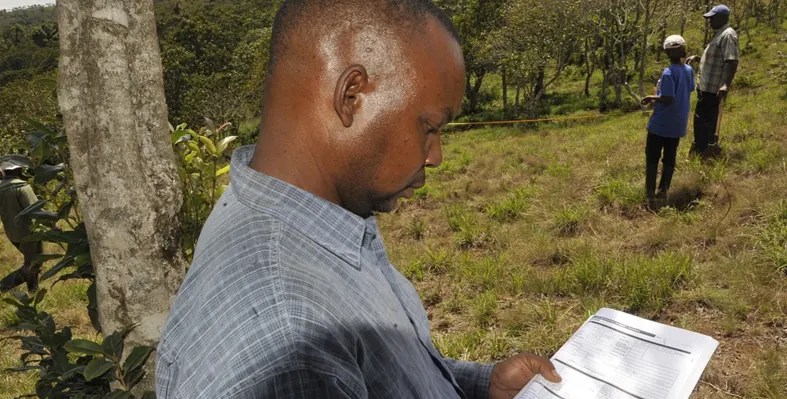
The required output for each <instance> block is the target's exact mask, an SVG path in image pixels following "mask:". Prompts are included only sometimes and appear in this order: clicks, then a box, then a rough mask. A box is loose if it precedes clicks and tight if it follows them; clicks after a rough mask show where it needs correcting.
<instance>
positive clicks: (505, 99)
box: [502, 67, 508, 117]
mask: <svg viewBox="0 0 787 399" xmlns="http://www.w3.org/2000/svg"><path fill="white" fill-rule="evenodd" d="M502 74H503V115H504V116H506V117H507V116H508V79H506V77H507V76H506V67H503V71H502Z"/></svg>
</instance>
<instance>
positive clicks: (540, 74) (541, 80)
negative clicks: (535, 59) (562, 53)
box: [533, 67, 544, 97]
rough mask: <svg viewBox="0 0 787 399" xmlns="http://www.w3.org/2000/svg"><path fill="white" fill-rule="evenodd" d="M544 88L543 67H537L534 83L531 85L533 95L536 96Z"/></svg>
mask: <svg viewBox="0 0 787 399" xmlns="http://www.w3.org/2000/svg"><path fill="white" fill-rule="evenodd" d="M543 89H544V67H540V68H539V69H538V77H537V78H536V84H535V85H534V86H533V97H535V96H537V95H538V93H540V92H541V91H542V90H543Z"/></svg>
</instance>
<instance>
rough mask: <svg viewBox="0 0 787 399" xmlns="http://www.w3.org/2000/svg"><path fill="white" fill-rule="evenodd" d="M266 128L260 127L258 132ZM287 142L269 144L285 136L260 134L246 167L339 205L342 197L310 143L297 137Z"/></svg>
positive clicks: (282, 140)
mask: <svg viewBox="0 0 787 399" xmlns="http://www.w3.org/2000/svg"><path fill="white" fill-rule="evenodd" d="M264 130H265V129H264V128H263V129H261V132H262V131H264ZM293 136H297V133H292V136H289V137H290V140H289V142H290V143H291V144H290V145H284V144H279V145H270V143H283V142H284V139H279V138H274V137H271V136H269V135H266V134H263V133H261V134H260V138H259V140H258V142H257V146H256V147H255V150H254V155H253V156H252V158H251V162H249V167H250V168H252V169H254V170H256V171H258V172H261V173H264V174H266V175H268V176H270V177H273V178H276V179H278V180H281V181H283V182H285V183H289V184H291V185H293V186H295V187H298V188H300V189H301V190H304V191H307V192H309V193H312V194H314V195H315V196H317V197H320V198H322V199H324V200H326V201H330V202H333V203H334V204H337V205H341V200H340V198H339V195H338V193H337V192H336V189H335V187H334V186H333V185H332V184H331V183H330V179H329V177H328V175H327V173H326V170H325V168H322V167H320V162H319V161H318V159H317V157H316V154H314V152H313V151H310V149H309V146H308V145H307V144H305V143H303V142H302V141H299V140H291V138H292V137H293Z"/></svg>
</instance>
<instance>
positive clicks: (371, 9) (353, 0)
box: [268, 0, 459, 71]
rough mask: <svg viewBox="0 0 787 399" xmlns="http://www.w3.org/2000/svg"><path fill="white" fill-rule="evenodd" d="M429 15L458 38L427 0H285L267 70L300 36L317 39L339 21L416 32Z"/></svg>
mask: <svg viewBox="0 0 787 399" xmlns="http://www.w3.org/2000/svg"><path fill="white" fill-rule="evenodd" d="M430 17H431V18H435V19H436V20H437V21H439V22H440V24H441V25H442V26H443V28H445V29H446V30H447V31H448V32H449V34H450V35H451V37H453V38H454V40H456V41H459V35H458V34H457V32H456V30H455V29H454V26H453V24H452V23H451V19H450V18H449V17H448V15H447V14H446V13H445V12H443V10H441V9H440V8H438V7H437V6H435V5H434V3H432V2H431V1H430V0H285V1H284V2H283V3H282V5H281V7H280V8H279V10H278V12H277V14H276V18H275V20H274V23H273V33H272V35H271V51H270V61H269V63H268V67H269V71H272V70H273V68H274V67H275V66H276V64H277V61H278V60H280V59H281V58H286V56H287V49H288V48H292V47H293V46H298V45H299V43H298V41H299V40H302V39H301V38H303V37H305V38H311V39H316V38H319V37H320V36H322V35H323V34H326V33H330V32H332V31H334V30H335V29H336V28H337V25H338V24H342V23H352V24H364V25H370V24H374V25H378V26H386V27H389V28H394V29H402V30H404V31H410V32H411V33H412V34H413V35H416V34H423V33H424V29H425V28H426V24H427V20H428V19H429V18H430Z"/></svg>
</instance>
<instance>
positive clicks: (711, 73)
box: [699, 24, 738, 94]
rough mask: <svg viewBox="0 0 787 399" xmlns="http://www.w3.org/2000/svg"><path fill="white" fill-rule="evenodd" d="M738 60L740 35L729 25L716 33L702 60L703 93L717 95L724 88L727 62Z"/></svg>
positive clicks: (701, 82) (701, 80) (701, 88)
mask: <svg viewBox="0 0 787 399" xmlns="http://www.w3.org/2000/svg"><path fill="white" fill-rule="evenodd" d="M737 60H738V34H737V33H735V30H734V29H732V28H731V27H730V25H729V24H727V25H725V26H723V27H721V28H720V29H719V30H717V31H716V35H715V36H713V39H712V40H711V41H710V43H708V47H706V48H705V52H703V53H702V60H700V69H699V74H700V85H699V88H700V90H701V91H704V92H708V93H714V94H715V93H716V92H717V91H719V88H720V87H721V86H722V84H723V82H722V81H721V79H722V71H723V70H724V62H725V61H737Z"/></svg>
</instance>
